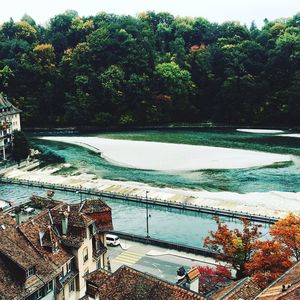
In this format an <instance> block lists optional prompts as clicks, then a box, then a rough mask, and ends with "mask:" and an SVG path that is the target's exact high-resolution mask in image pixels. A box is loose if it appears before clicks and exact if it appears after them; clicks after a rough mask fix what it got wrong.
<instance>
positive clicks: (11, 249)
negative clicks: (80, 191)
mask: <svg viewBox="0 0 300 300" xmlns="http://www.w3.org/2000/svg"><path fill="white" fill-rule="evenodd" d="M31 200H32V202H31V205H32V206H33V207H36V208H37V207H38V208H39V209H41V211H40V212H39V213H38V214H37V215H35V216H33V217H31V219H28V220H27V221H25V222H23V223H22V224H20V225H17V223H16V220H18V219H19V218H18V217H17V216H16V217H15V218H16V220H15V219H13V218H12V217H11V216H10V215H8V214H4V213H2V214H1V215H0V216H1V218H0V231H1V232H0V234H1V242H0V299H1V300H2V299H26V300H36V299H44V298H43V297H45V299H47V300H48V299H57V300H65V299H68V300H77V299H80V298H81V297H83V296H84V295H85V292H86V282H85V280H84V278H83V276H84V275H85V274H87V273H89V272H92V271H94V270H96V269H98V268H104V267H105V266H106V263H107V257H106V251H107V248H106V238H105V234H106V233H105V232H104V230H103V229H104V228H105V229H107V230H112V229H113V228H112V219H111V209H110V208H109V207H108V206H107V205H106V203H104V202H103V201H102V200H100V199H93V200H85V201H84V202H82V203H80V204H70V205H68V204H65V203H62V202H59V201H53V200H51V199H48V198H42V197H32V199H31ZM93 206H94V208H93ZM84 207H85V209H83V208H84ZM85 212H86V213H85ZM98 213H99V214H100V215H98ZM101 216H102V217H103V219H102V218H101ZM5 263H7V265H13V266H14V267H13V269H12V271H11V275H10V276H9V274H7V272H8V271H7V266H5V265H4V264H5ZM22 272H23V273H24V274H23V273H22ZM27 273H28V274H33V275H36V276H30V281H27V280H26V278H27V277H26V276H27ZM22 274H23V275H24V276H23V275H22ZM20 276H21V277H22V276H23V277H24V283H26V284H25V285H24V286H22V285H20V284H19V281H20V278H19V277H20ZM23 277H22V278H23ZM28 278H29V277H28ZM42 283H43V285H42ZM30 284H32V286H30ZM45 284H47V285H46V286H45ZM15 286H16V287H18V288H14V289H13V290H12V287H15ZM50 287H51V290H50ZM1 288H2V289H1ZM29 288H31V289H29ZM1 290H2V291H4V292H3V297H2V294H1V293H2V291H1ZM23 290H24V291H23ZM50 291H51V292H52V294H53V297H52V296H51V295H50V296H49V295H48V292H50ZM26 293H27V294H26ZM5 295H7V296H6V297H5ZM8 295H9V296H8ZM11 295H12V296H11ZM13 295H15V296H13ZM14 297H16V298H14Z"/></svg>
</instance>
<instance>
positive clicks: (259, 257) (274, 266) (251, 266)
mask: <svg viewBox="0 0 300 300" xmlns="http://www.w3.org/2000/svg"><path fill="white" fill-rule="evenodd" d="M292 264H293V261H292V260H291V256H290V253H289V252H288V251H286V248H285V247H284V246H283V245H282V244H281V243H278V242H276V241H258V242H257V243H256V252H255V253H254V255H253V256H252V258H251V260H250V261H248V262H247V263H246V264H245V267H246V270H247V273H248V274H249V275H251V276H252V278H253V279H254V280H255V282H256V283H257V284H258V285H259V286H260V287H261V288H265V287H266V286H268V285H269V284H270V283H271V282H273V281H274V280H275V279H276V278H277V277H279V276H280V275H281V274H282V273H284V272H285V271H286V270H288V269H289V268H290V267H291V266H292Z"/></svg>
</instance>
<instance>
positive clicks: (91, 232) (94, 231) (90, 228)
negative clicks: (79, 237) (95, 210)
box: [89, 223, 96, 239]
mask: <svg viewBox="0 0 300 300" xmlns="http://www.w3.org/2000/svg"><path fill="white" fill-rule="evenodd" d="M95 234H96V226H95V223H93V224H91V225H90V226H89V235H90V239H91V238H92V237H93V236H94V235H95Z"/></svg>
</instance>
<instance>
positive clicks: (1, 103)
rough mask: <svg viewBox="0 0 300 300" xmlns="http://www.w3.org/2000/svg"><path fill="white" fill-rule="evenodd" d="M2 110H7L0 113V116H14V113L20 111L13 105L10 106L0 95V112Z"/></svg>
mask: <svg viewBox="0 0 300 300" xmlns="http://www.w3.org/2000/svg"><path fill="white" fill-rule="evenodd" d="M2 109H8V110H7V111H5V112H1V111H0V115H2V114H8V115H9V114H14V113H20V112H21V110H20V109H18V108H16V107H15V106H14V105H12V104H11V103H10V102H9V101H8V100H7V98H6V97H4V96H3V94H1V93H0V110H2Z"/></svg>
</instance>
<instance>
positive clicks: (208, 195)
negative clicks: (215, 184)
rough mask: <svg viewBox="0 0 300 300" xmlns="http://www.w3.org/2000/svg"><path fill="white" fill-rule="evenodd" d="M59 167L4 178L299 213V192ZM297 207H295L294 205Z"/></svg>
mask: <svg viewBox="0 0 300 300" xmlns="http://www.w3.org/2000/svg"><path fill="white" fill-rule="evenodd" d="M61 167H70V166H63V165H62V166H60V167H57V168H49V167H46V168H42V169H37V170H33V171H24V170H18V169H15V170H10V171H8V172H7V173H6V174H5V177H7V178H17V179H26V180H33V181H42V182H48V183H56V184H65V185H72V186H77V187H80V186H81V187H84V188H92V189H97V190H99V191H104V192H112V193H120V194H124V195H130V196H145V195H146V191H149V193H148V197H150V198H158V199H161V200H167V201H171V202H172V201H177V202H182V203H187V204H194V205H203V206H211V207H214V208H220V209H229V210H233V211H242V212H246V213H250V214H261V215H267V216H271V217H283V216H285V215H286V214H287V213H289V212H291V211H293V212H295V213H300V205H299V204H300V192H298V193H291V192H275V191H274V192H265V193H262V192H255V193H246V194H240V193H234V192H208V191H205V190H189V189H175V188H157V187H153V186H150V185H147V184H143V183H139V182H129V181H126V182H122V181H114V180H107V179H99V178H97V177H96V176H95V175H91V174H85V173H83V174H80V175H73V176H70V175H68V176H63V175H54V173H55V172H58V171H59V170H60V168H61ZM297 207H298V208H299V209H298V210H297V209H296V210H295V208H297Z"/></svg>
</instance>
